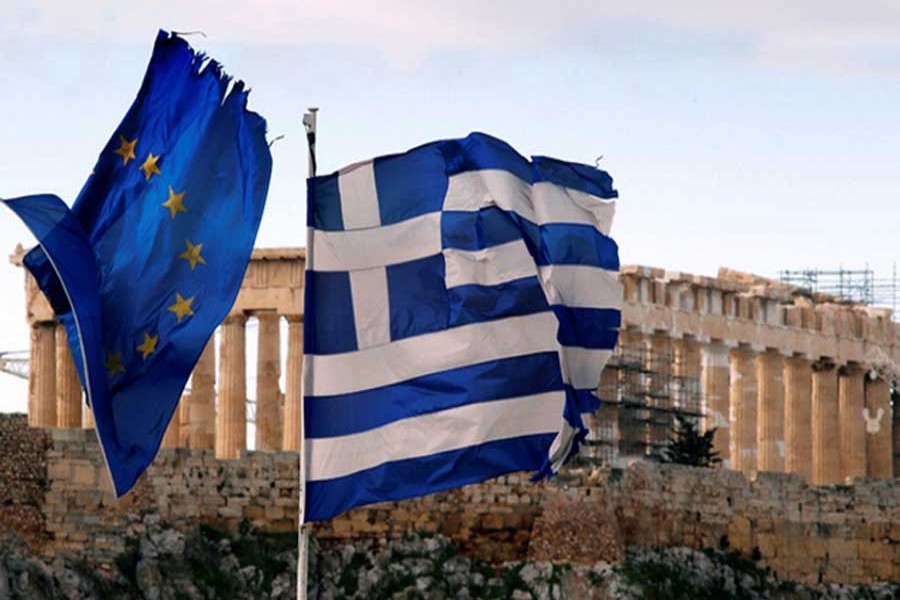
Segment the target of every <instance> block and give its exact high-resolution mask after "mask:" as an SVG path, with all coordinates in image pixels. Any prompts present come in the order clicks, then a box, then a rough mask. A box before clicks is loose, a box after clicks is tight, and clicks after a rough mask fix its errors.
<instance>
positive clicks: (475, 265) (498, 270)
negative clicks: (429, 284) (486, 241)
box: [444, 240, 537, 288]
mask: <svg viewBox="0 0 900 600" xmlns="http://www.w3.org/2000/svg"><path fill="white" fill-rule="evenodd" d="M444 263H445V266H446V277H445V279H446V282H447V287H448V288H452V287H456V286H458V285H467V284H473V283H474V284H478V285H499V284H501V283H505V282H507V281H513V280H514V279H521V278H523V277H532V276H535V275H537V269H536V267H535V265H534V259H533V258H532V257H531V255H530V254H529V253H528V247H527V246H525V242H524V241H523V240H514V241H512V242H508V243H506V244H500V245H499V246H491V247H490V248H485V249H483V250H474V251H471V250H457V249H455V248H446V249H445V250H444Z"/></svg>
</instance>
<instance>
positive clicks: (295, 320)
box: [282, 315, 303, 323]
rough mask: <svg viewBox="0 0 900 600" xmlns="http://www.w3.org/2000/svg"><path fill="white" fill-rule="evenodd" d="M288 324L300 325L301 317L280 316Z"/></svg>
mask: <svg viewBox="0 0 900 600" xmlns="http://www.w3.org/2000/svg"><path fill="white" fill-rule="evenodd" d="M282 316H283V317H284V318H285V319H287V322H288V323H302V322H303V315H282Z"/></svg>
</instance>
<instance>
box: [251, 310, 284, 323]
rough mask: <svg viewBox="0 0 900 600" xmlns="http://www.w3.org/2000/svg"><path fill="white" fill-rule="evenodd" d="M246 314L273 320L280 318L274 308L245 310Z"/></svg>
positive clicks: (260, 318)
mask: <svg viewBox="0 0 900 600" xmlns="http://www.w3.org/2000/svg"><path fill="white" fill-rule="evenodd" d="M247 314H248V316H250V317H256V318H257V319H259V320H261V321H262V320H274V319H279V318H281V315H280V314H279V313H278V312H277V311H276V310H275V309H261V310H250V311H247Z"/></svg>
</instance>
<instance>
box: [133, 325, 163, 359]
mask: <svg viewBox="0 0 900 600" xmlns="http://www.w3.org/2000/svg"><path fill="white" fill-rule="evenodd" d="M158 341H159V334H158V333H157V334H156V335H154V336H151V335H150V334H149V333H147V332H146V331H145V332H144V343H143V344H138V346H137V349H138V350H140V351H141V354H142V355H143V356H144V360H147V357H148V356H150V355H151V354H153V353H154V352H156V342H158Z"/></svg>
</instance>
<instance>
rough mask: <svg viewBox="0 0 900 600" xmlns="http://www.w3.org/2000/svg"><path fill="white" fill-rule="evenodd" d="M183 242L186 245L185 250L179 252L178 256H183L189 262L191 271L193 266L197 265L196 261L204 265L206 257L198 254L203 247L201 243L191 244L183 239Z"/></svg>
mask: <svg viewBox="0 0 900 600" xmlns="http://www.w3.org/2000/svg"><path fill="white" fill-rule="evenodd" d="M184 243H185V245H186V246H187V250H185V251H184V252H182V253H181V254H179V255H178V258H183V259H184V260H186V261H188V262H189V263H191V271H193V270H194V267H196V266H197V263H200V264H201V265H205V264H206V259H204V258H203V257H202V256H201V255H200V251H201V250H202V249H203V244H192V243H191V241H190V240H184Z"/></svg>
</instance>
